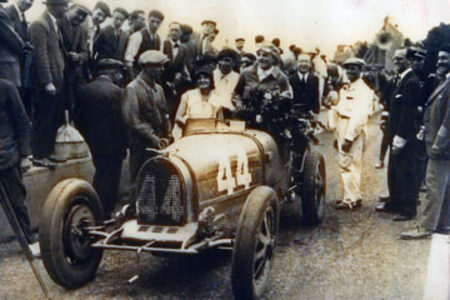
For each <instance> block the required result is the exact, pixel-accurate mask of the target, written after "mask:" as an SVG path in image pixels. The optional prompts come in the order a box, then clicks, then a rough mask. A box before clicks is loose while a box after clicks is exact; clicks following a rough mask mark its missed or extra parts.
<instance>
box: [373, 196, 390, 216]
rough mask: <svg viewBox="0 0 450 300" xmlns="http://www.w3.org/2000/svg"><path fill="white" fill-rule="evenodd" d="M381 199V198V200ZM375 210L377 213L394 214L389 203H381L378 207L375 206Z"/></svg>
mask: <svg viewBox="0 0 450 300" xmlns="http://www.w3.org/2000/svg"><path fill="white" fill-rule="evenodd" d="M380 199H381V198H380ZM375 210H376V211H377V212H387V213H392V207H391V205H389V203H386V202H380V203H377V205H375Z"/></svg>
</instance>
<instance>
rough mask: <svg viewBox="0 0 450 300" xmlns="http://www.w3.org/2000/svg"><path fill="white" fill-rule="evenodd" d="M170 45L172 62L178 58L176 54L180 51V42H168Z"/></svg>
mask: <svg viewBox="0 0 450 300" xmlns="http://www.w3.org/2000/svg"><path fill="white" fill-rule="evenodd" d="M169 41H170V44H171V45H172V61H173V60H175V58H176V57H177V56H178V52H179V50H180V41H177V42H175V41H173V40H169ZM175 45H178V47H175Z"/></svg>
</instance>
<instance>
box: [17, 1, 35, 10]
mask: <svg viewBox="0 0 450 300" xmlns="http://www.w3.org/2000/svg"><path fill="white" fill-rule="evenodd" d="M14 2H15V3H16V5H17V7H18V8H19V9H20V11H23V12H25V11H27V10H29V9H30V8H31V6H33V2H34V0H14Z"/></svg>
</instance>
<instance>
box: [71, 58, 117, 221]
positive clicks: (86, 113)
mask: <svg viewBox="0 0 450 300" xmlns="http://www.w3.org/2000/svg"><path fill="white" fill-rule="evenodd" d="M122 67H123V63H122V62H120V61H118V60H114V59H102V60H100V61H99V62H98V64H97V72H98V74H97V77H96V79H95V80H94V81H92V82H90V83H88V84H86V85H84V86H82V87H81V88H79V89H78V90H77V100H78V108H79V111H80V113H79V114H78V115H77V119H76V125H77V128H78V129H79V130H80V133H81V134H82V135H83V137H84V139H85V140H86V143H87V144H88V145H89V149H90V151H91V155H92V162H93V164H94V166H95V174H94V178H93V186H94V188H95V190H96V191H97V194H98V195H99V197H100V200H101V201H102V204H103V208H104V211H105V216H106V217H109V216H110V214H111V213H112V211H113V210H114V206H115V204H116V203H117V202H118V201H119V183H120V173H121V170H122V161H123V159H124V158H125V155H126V130H125V124H124V123H123V120H122V115H121V95H122V89H121V88H120V87H119V86H118V85H117V84H116V79H117V77H118V74H120V71H121V70H120V69H121V68H122Z"/></svg>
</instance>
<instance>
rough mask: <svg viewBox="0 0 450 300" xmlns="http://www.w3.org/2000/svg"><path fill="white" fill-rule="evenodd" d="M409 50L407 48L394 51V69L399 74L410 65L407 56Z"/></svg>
mask: <svg viewBox="0 0 450 300" xmlns="http://www.w3.org/2000/svg"><path fill="white" fill-rule="evenodd" d="M406 55H407V51H406V49H398V50H396V51H395V53H394V69H395V71H396V72H397V74H401V73H403V72H404V71H405V70H407V69H408V68H409V67H410V63H409V61H408V59H407V58H406Z"/></svg>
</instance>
